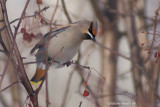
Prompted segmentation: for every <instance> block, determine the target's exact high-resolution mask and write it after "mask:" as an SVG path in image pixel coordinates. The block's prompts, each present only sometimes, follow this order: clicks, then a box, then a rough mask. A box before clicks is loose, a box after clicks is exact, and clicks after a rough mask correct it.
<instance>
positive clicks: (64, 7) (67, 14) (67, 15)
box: [62, 0, 72, 23]
mask: <svg viewBox="0 0 160 107" xmlns="http://www.w3.org/2000/svg"><path fill="white" fill-rule="evenodd" d="M62 7H63V10H64V14H65V15H66V17H67V20H68V21H69V23H72V20H71V18H70V16H69V13H68V11H67V8H66V4H65V2H64V0H62Z"/></svg>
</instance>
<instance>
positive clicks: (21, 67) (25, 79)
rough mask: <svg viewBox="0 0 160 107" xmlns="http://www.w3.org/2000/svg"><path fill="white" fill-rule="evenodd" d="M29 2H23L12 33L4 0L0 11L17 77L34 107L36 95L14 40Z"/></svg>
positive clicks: (28, 0)
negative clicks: (22, 7)
mask: <svg viewBox="0 0 160 107" xmlns="http://www.w3.org/2000/svg"><path fill="white" fill-rule="evenodd" d="M29 2H30V0H27V2H26V4H25V7H24V9H23V12H22V14H21V18H20V20H19V22H18V24H17V26H16V27H15V32H14V35H13V33H12V30H11V27H10V24H9V20H8V14H7V10H6V5H5V0H1V7H2V11H3V12H4V13H3V14H4V22H5V24H6V28H7V32H8V34H9V36H8V37H9V39H10V41H11V43H12V46H13V50H14V52H15V56H16V59H17V62H18V74H19V77H20V79H21V82H22V84H23V86H24V87H25V89H26V91H27V92H28V95H29V97H30V99H31V101H32V103H33V105H34V107H38V100H37V96H35V95H34V90H33V88H32V86H31V84H30V82H29V79H28V77H27V74H26V72H25V68H24V65H23V61H22V58H21V55H20V52H19V49H18V46H17V44H16V42H15V38H16V35H17V32H18V29H19V27H20V24H21V22H22V19H23V17H24V16H25V11H26V9H27V7H28V4H29ZM11 50H12V48H11ZM11 53H12V51H11ZM9 58H10V57H9ZM9 58H8V59H9Z"/></svg>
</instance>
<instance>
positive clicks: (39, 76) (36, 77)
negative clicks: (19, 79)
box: [30, 67, 46, 85]
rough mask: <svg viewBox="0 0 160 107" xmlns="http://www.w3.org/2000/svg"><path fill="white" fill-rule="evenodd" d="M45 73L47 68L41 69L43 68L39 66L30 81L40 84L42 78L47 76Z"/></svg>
mask: <svg viewBox="0 0 160 107" xmlns="http://www.w3.org/2000/svg"><path fill="white" fill-rule="evenodd" d="M45 74H46V70H45V69H41V68H38V67H37V69H36V73H35V74H34V76H33V77H32V79H31V80H30V83H31V84H32V85H34V84H39V85H40V84H41V82H42V80H43V79H44V78H45Z"/></svg>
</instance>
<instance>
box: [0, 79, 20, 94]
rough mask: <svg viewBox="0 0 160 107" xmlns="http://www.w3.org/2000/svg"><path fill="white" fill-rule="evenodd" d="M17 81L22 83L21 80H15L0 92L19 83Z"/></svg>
mask: <svg viewBox="0 0 160 107" xmlns="http://www.w3.org/2000/svg"><path fill="white" fill-rule="evenodd" d="M17 83H20V81H15V82H13V83H12V84H10V85H9V86H7V87H5V88H4V89H2V90H0V93H1V92H3V91H5V90H6V89H8V88H10V87H12V86H13V85H15V84H17Z"/></svg>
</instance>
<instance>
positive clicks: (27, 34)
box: [23, 32, 29, 40]
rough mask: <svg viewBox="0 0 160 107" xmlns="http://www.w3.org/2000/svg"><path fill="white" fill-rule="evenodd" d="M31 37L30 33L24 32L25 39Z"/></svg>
mask: <svg viewBox="0 0 160 107" xmlns="http://www.w3.org/2000/svg"><path fill="white" fill-rule="evenodd" d="M28 39H29V33H26V32H25V33H24V34H23V40H28Z"/></svg>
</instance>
